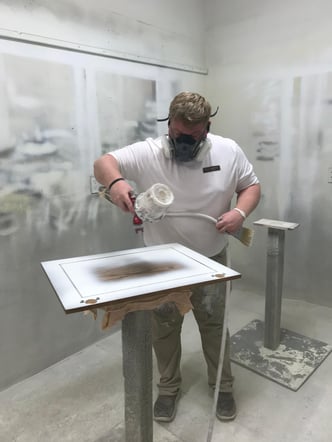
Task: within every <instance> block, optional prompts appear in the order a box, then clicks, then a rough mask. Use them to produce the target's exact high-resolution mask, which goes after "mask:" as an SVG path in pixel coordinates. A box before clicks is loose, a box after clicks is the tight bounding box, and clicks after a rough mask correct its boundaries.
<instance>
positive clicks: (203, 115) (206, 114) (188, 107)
mask: <svg viewBox="0 0 332 442" xmlns="http://www.w3.org/2000/svg"><path fill="white" fill-rule="evenodd" d="M210 116H211V105H210V103H209V102H208V101H207V100H206V99H205V98H204V97H202V95H199V94H197V93H195V92H180V93H179V94H178V95H176V96H175V97H174V98H173V100H172V101H171V104H170V106H169V113H168V118H169V120H181V121H182V122H183V123H185V124H186V125H193V124H199V123H207V122H208V121H209V119H210Z"/></svg>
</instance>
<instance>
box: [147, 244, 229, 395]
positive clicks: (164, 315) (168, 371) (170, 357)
mask: <svg viewBox="0 0 332 442" xmlns="http://www.w3.org/2000/svg"><path fill="white" fill-rule="evenodd" d="M225 255H226V254H225V252H223V253H221V254H219V255H217V256H214V257H212V258H211V259H215V260H216V261H218V262H220V263H221V264H225V261H226V256H225ZM225 295H226V283H225V282H221V283H218V284H211V285H206V286H201V287H196V288H194V289H193V294H192V296H191V302H192V304H193V314H194V317H195V320H196V322H197V325H198V328H199V332H200V335H201V343H202V348H203V353H204V357H205V360H206V363H207V375H208V384H209V385H210V387H212V388H214V387H215V383H216V377H217V370H218V363H219V354H220V344H221V335H222V328H223V319H224V310H225ZM182 323H183V316H182V315H181V314H180V313H179V311H178V309H177V308H176V306H175V304H174V303H166V304H163V305H162V306H160V307H158V308H157V309H155V310H154V311H153V313H152V338H153V348H154V352H155V354H156V357H157V363H158V369H159V373H160V382H159V384H158V388H159V394H161V395H169V396H171V395H174V394H176V393H177V392H178V391H179V389H180V385H181V370H180V360H181V328H182ZM232 384H233V376H232V371H231V363H230V338H229V333H228V331H227V337H226V346H225V354H224V363H223V369H222V376H221V383H220V387H219V390H220V391H224V392H231V391H232Z"/></svg>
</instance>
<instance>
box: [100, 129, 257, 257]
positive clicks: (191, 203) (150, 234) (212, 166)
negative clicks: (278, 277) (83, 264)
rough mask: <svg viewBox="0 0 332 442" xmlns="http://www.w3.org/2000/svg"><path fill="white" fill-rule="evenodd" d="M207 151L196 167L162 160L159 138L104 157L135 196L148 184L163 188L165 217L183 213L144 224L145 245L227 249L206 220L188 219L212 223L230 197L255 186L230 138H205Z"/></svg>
mask: <svg viewBox="0 0 332 442" xmlns="http://www.w3.org/2000/svg"><path fill="white" fill-rule="evenodd" d="M208 138H209V139H210V141H211V143H212V148H211V150H210V151H209V152H208V153H207V154H206V155H205V157H204V158H203V160H202V161H201V162H198V161H196V160H193V161H190V162H186V163H181V162H176V161H175V160H173V159H169V158H166V156H165V154H164V151H163V148H162V143H161V137H159V138H157V139H155V140H153V139H152V138H147V139H146V140H145V141H140V142H138V143H134V144H132V145H130V146H126V147H124V148H121V149H118V150H116V151H113V152H109V154H111V155H113V156H114V157H115V158H116V160H117V161H118V164H119V167H120V172H121V174H122V176H123V177H124V178H126V179H128V180H130V181H134V182H135V184H136V186H137V187H136V188H135V191H136V192H137V193H141V192H145V191H146V190H147V189H148V188H149V187H151V186H152V185H153V184H156V183H161V184H166V185H167V186H169V188H170V189H171V190H172V192H173V194H174V202H173V203H172V205H171V206H170V208H169V209H168V211H169V212H188V217H168V216H165V217H164V218H163V219H162V220H161V221H157V222H153V223H150V222H145V223H144V242H145V244H146V245H147V246H152V245H158V244H167V243H173V242H177V243H180V244H182V245H184V246H186V247H189V248H191V249H192V250H195V251H197V252H199V253H201V254H203V255H205V256H208V257H211V256H214V255H216V254H218V253H219V252H220V251H221V250H222V249H223V248H224V247H225V246H226V245H227V235H226V234H220V233H219V232H218V231H217V229H216V226H215V223H214V222H211V221H210V220H209V219H204V218H199V217H196V216H190V213H201V214H205V215H209V216H210V217H212V218H214V219H217V218H218V217H219V216H220V215H222V214H223V213H225V212H227V211H228V210H230V204H231V200H232V198H233V196H234V193H236V192H240V191H241V190H243V189H245V188H247V187H248V186H251V185H252V184H256V183H258V179H257V177H256V175H255V173H254V171H253V167H252V165H251V164H250V163H249V161H248V159H247V158H246V156H245V154H244V153H243V151H242V149H241V148H240V147H239V146H238V145H237V144H236V143H235V141H233V140H231V139H229V138H223V137H221V136H217V135H213V134H210V133H209V134H208Z"/></svg>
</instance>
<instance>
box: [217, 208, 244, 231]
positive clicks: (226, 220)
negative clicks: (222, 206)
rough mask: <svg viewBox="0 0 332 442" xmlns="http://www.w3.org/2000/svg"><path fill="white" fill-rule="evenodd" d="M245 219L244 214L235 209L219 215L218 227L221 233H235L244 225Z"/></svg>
mask: <svg viewBox="0 0 332 442" xmlns="http://www.w3.org/2000/svg"><path fill="white" fill-rule="evenodd" d="M243 221H244V219H243V216H242V215H241V214H240V213H239V212H237V211H236V210H234V209H233V210H230V211H229V212H225V213H223V214H222V215H220V216H219V218H218V221H217V224H216V227H217V230H218V231H219V232H220V233H235V232H237V231H238V230H239V229H240V228H241V227H242V224H243Z"/></svg>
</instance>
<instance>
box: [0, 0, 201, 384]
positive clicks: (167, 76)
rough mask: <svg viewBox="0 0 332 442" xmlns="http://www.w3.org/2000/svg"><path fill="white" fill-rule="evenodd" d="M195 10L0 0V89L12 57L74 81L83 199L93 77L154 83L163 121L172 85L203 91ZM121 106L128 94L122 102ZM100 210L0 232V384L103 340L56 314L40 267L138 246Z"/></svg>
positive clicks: (95, 150)
mask: <svg viewBox="0 0 332 442" xmlns="http://www.w3.org/2000/svg"><path fill="white" fill-rule="evenodd" d="M202 8H203V2H202V1H201V0H184V1H182V2H177V1H175V0H169V1H167V2H156V1H154V0H143V1H131V2H118V1H105V0H98V1H97V2H96V1H92V0H84V1H80V0H71V1H63V0H58V1H54V2H50V1H47V0H41V1H37V0H36V1H34V0H29V1H27V0H26V1H23V0H16V1H12V0H10V1H8V0H1V1H0V91H6V87H7V85H8V79H6V77H5V76H6V69H5V68H6V66H5V64H6V63H4V60H8V57H9V58H10V57H14V58H15V57H17V60H21V61H23V64H22V66H29V73H28V72H27V75H28V74H29V75H31V72H30V71H31V65H34V63H35V66H36V67H35V69H36V71H37V72H38V73H39V74H40V73H41V72H42V71H43V67H42V66H47V69H45V72H44V73H45V75H49V78H47V80H46V82H47V81H49V82H50V90H53V89H55V85H54V83H53V88H52V84H51V83H52V79H51V78H53V81H56V80H57V79H54V75H56V74H55V72H63V71H66V72H67V71H68V72H69V77H68V78H72V77H73V78H74V80H75V81H74V83H73V88H74V89H75V91H70V92H69V94H71V93H72V94H73V95H74V96H76V97H77V99H76V101H75V103H76V104H75V106H74V108H75V111H74V112H75V115H76V120H77V121H76V124H75V133H77V134H78V140H79V148H80V150H81V152H82V155H81V158H80V159H77V164H83V157H84V158H86V156H88V157H90V163H91V168H90V170H83V169H81V170H80V173H79V175H80V178H81V180H83V182H85V185H84V186H81V187H80V189H81V190H82V191H83V193H84V195H86V194H87V193H88V192H89V190H88V181H89V174H91V173H92V165H93V160H94V159H95V158H96V157H97V156H99V155H100V153H101V146H100V143H98V133H99V132H98V127H97V126H98V122H97V121H96V120H97V117H96V115H97V110H96V95H97V93H96V86H95V78H96V77H95V74H96V73H97V74H98V73H100V72H104V73H110V74H115V75H119V76H129V77H136V78H137V79H142V80H152V81H153V82H155V84H156V96H157V115H156V117H166V116H167V112H168V106H169V101H170V99H171V98H172V97H173V96H174V95H175V94H176V93H177V92H179V91H180V90H183V89H186V90H196V91H198V92H201V93H204V87H205V79H206V75H205V74H204V73H205V72H206V66H205V58H204V56H205V52H204V39H203V38H202V34H203V32H204V22H203V20H202ZM63 48H66V49H63ZM25 58H26V64H25V63H24V59H25ZM52 66H54V72H52V75H51V74H50V72H51V71H50V70H51V69H52V68H51V67H52ZM21 69H22V70H24V68H23V67H22V68H21ZM47 72H48V73H49V74H47ZM22 75H23V76H24V72H21V71H20V73H19V75H18V76H22ZM27 78H29V77H27ZM3 79H4V80H3ZM36 81H37V82H38V80H35V83H36ZM69 84H71V83H69ZM135 84H136V83H135ZM35 86H36V84H35ZM32 89H33V88H32ZM33 90H34V91H35V90H36V87H35V88H34V89H33ZM135 95H137V94H135V93H133V102H134V101H135V100H134V99H135ZM5 98H6V94H5V93H3V97H2V101H1V100H0V101H1V103H0V117H1V118H2V120H1V121H0V128H1V129H2V130H1V131H0V147H2V148H3V149H2V151H1V152H3V151H4V149H5V148H7V147H8V146H12V145H13V143H12V138H13V137H12V133H11V131H10V128H11V124H10V123H11V122H10V114H9V112H8V106H7V104H6V103H5ZM107 98H109V97H107ZM130 104H131V103H130V100H129V102H126V103H123V105H124V106H125V105H126V106H130ZM119 114H120V115H121V113H120V112H119ZM166 128H167V124H166V123H160V124H158V130H159V132H160V133H164V132H165V131H166ZM120 132H121V130H120ZM120 141H121V140H119V142H120ZM79 160H80V161H81V163H78V161H79ZM0 161H1V158H0ZM76 191H77V189H76ZM106 204H107V203H106ZM89 207H90V206H89ZM90 208H91V207H90ZM102 210H105V211H106V210H108V211H109V212H104V213H105V214H104V215H103V216H101V215H100V214H99V215H98V217H97V218H96V219H90V218H91V213H90V210H86V212H87V216H86V217H83V219H84V221H83V227H82V226H81V224H82V223H76V224H75V225H74V226H73V227H72V228H71V229H69V230H66V231H64V232H62V233H61V235H57V234H56V232H54V231H53V230H52V229H51V228H50V229H48V234H46V235H43V234H42V232H39V234H38V235H29V234H26V230H25V228H23V229H21V230H20V231H19V232H17V234H16V238H14V239H15V240H13V238H11V237H10V236H8V237H1V236H0V242H1V244H0V254H1V255H0V262H1V263H2V264H3V265H2V266H0V267H1V268H0V281H1V284H0V335H1V336H2V339H0V354H1V355H6V357H5V358H4V359H3V360H2V363H1V370H0V389H2V388H5V387H7V386H9V385H10V384H12V383H15V382H17V381H19V380H22V379H24V378H25V377H27V376H30V375H32V374H34V373H36V372H38V371H40V370H42V369H43V368H45V367H47V366H49V365H50V364H53V363H55V362H57V361H58V360H61V359H63V358H65V357H66V356H68V355H70V354H71V353H73V352H75V351H78V350H80V349H81V348H83V347H85V346H86V345H89V344H90V343H92V342H94V341H96V340H97V339H100V338H101V337H104V336H105V333H106V332H102V331H101V329H100V320H98V321H94V320H93V319H92V317H83V315H82V314H80V313H77V314H72V315H65V313H64V311H63V309H62V308H61V305H60V303H59V302H58V300H57V298H56V295H55V293H53V290H52V288H51V286H50V284H49V282H48V281H47V278H46V277H45V275H44V274H43V272H42V269H41V267H40V264H39V263H40V261H45V260H50V259H56V258H63V257H71V256H80V255H87V254H95V253H103V252H106V251H113V250H119V249H121V248H130V247H136V246H138V245H141V243H140V241H139V240H138V239H137V235H136V236H135V233H134V231H133V229H132V226H131V220H130V219H129V218H128V217H126V216H125V215H124V214H121V213H120V211H112V210H111V208H107V209H106V208H104V209H102ZM0 211H1V207H0ZM22 216H23V219H24V215H22ZM89 220H90V221H89ZM22 222H23V223H24V221H22ZM78 224H80V225H78ZM85 224H88V226H84V225H85ZM110 226H112V228H111V231H110ZM44 231H45V229H44ZM82 232H83V233H82ZM15 244H19V245H21V246H23V247H18V246H15ZM22 248H23V249H24V253H23V252H22ZM30 258H31V259H30ZM22 261H23V262H22ZM17 268H18V269H17ZM116 330H118V328H116ZM119 339H120V336H119Z"/></svg>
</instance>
